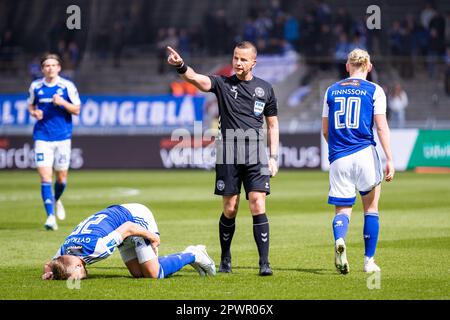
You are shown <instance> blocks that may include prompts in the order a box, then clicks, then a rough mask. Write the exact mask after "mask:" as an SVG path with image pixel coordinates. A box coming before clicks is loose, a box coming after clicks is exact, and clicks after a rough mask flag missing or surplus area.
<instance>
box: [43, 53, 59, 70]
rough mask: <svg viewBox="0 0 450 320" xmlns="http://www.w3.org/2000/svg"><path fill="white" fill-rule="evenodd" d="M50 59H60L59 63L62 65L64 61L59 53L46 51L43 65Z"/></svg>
mask: <svg viewBox="0 0 450 320" xmlns="http://www.w3.org/2000/svg"><path fill="white" fill-rule="evenodd" d="M48 59H54V60H56V61H58V63H59V65H61V64H62V63H61V62H62V61H61V58H60V57H59V55H57V54H56V53H46V54H44V55H43V56H42V57H41V67H43V66H44V62H45V61H46V60H48Z"/></svg>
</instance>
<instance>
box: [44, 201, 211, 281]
mask: <svg viewBox="0 0 450 320" xmlns="http://www.w3.org/2000/svg"><path fill="white" fill-rule="evenodd" d="M159 244H160V238H159V231H158V226H157V224H156V221H155V218H154V216H153V213H152V212H151V211H150V209H148V208H147V207H146V206H144V205H142V204H139V203H128V204H122V205H112V206H109V207H108V208H105V209H103V210H101V211H99V212H97V213H95V214H93V215H91V216H90V217H88V218H86V219H85V220H84V221H82V222H81V223H80V224H79V225H78V226H77V227H76V228H75V229H74V230H73V232H72V233H71V234H70V235H69V236H68V237H67V238H66V240H65V241H64V243H63V244H62V245H61V247H60V248H59V249H58V251H57V252H56V254H55V256H54V257H53V259H52V260H51V261H49V262H47V263H46V264H45V265H44V273H43V275H42V279H44V280H65V279H84V278H86V277H87V271H86V265H88V264H93V263H95V262H98V261H100V260H103V259H105V258H107V257H109V256H110V255H111V254H113V252H114V250H115V249H116V248H117V247H118V248H119V251H120V255H121V257H122V260H123V262H124V263H125V265H126V266H127V268H128V270H129V271H130V273H131V275H132V276H133V277H135V278H166V277H168V276H169V275H171V274H173V273H174V272H177V271H178V270H180V269H181V268H183V267H184V266H185V265H187V264H190V265H192V266H193V267H194V268H195V269H196V270H197V271H198V272H199V274H200V275H201V276H205V275H214V274H215V272H216V269H215V264H214V261H213V260H212V259H211V258H210V257H209V256H208V254H207V253H206V248H205V246H203V245H197V246H189V247H187V248H186V249H185V250H184V251H183V252H181V253H176V254H172V255H168V256H164V257H158V246H159Z"/></svg>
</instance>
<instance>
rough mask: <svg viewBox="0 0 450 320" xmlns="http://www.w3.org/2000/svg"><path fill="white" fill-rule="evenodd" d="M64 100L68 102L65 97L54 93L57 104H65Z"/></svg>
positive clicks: (54, 100) (54, 101)
mask: <svg viewBox="0 0 450 320" xmlns="http://www.w3.org/2000/svg"><path fill="white" fill-rule="evenodd" d="M64 102H66V100H64V98H62V97H61V96H60V95H59V94H56V93H55V94H54V95H53V103H54V104H56V105H57V106H61V105H63V104H64Z"/></svg>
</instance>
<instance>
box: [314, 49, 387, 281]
mask: <svg viewBox="0 0 450 320" xmlns="http://www.w3.org/2000/svg"><path fill="white" fill-rule="evenodd" d="M346 69H347V72H348V73H349V74H350V77H349V78H346V79H344V80H341V81H338V82H336V83H335V84H333V85H332V86H330V87H329V88H328V89H327V91H326V93H325V97H324V103H323V113H322V130H323V135H324V137H325V139H326V140H327V142H328V153H329V154H328V159H329V161H330V173H329V179H330V189H329V195H328V203H329V204H333V205H335V213H336V215H335V217H334V220H333V233H334V239H335V266H336V269H337V270H338V272H340V273H343V274H346V273H348V272H349V270H350V267H349V263H348V260H347V253H346V245H345V236H346V234H347V231H348V225H349V222H350V216H351V213H352V207H353V205H354V203H355V200H356V190H358V191H359V193H360V195H361V199H362V203H363V208H364V230H363V233H364V244H365V253H364V268H363V271H365V272H378V271H380V268H379V267H378V266H377V265H376V264H375V260H374V255H375V249H376V245H377V241H378V231H379V218H378V201H379V199H380V191H381V181H382V180H383V168H382V167H381V161H380V158H379V156H378V153H377V150H376V149H375V145H376V143H375V140H374V134H373V129H372V127H373V125H374V123H375V125H376V128H377V134H378V138H379V140H380V142H381V146H382V148H383V151H384V153H385V155H386V160H387V161H386V176H385V180H386V181H388V182H389V181H391V180H392V179H393V178H394V164H393V159H392V153H391V147H390V131H389V126H388V124H387V120H386V95H385V93H384V91H383V89H382V88H381V87H380V86H379V85H377V84H375V83H372V82H370V81H367V80H366V78H367V74H368V73H369V72H370V71H371V70H372V63H371V62H370V56H369V54H368V53H367V51H365V50H361V49H355V50H353V51H352V52H350V53H349V55H348V60H347V63H346Z"/></svg>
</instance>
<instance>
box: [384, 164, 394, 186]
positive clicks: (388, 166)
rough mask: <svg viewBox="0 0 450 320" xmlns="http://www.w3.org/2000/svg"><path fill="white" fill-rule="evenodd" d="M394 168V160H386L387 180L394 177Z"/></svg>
mask: <svg viewBox="0 0 450 320" xmlns="http://www.w3.org/2000/svg"><path fill="white" fill-rule="evenodd" d="M394 174H395V169H394V162H393V161H387V162H386V177H385V180H386V181H387V182H390V181H392V179H394Z"/></svg>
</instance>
